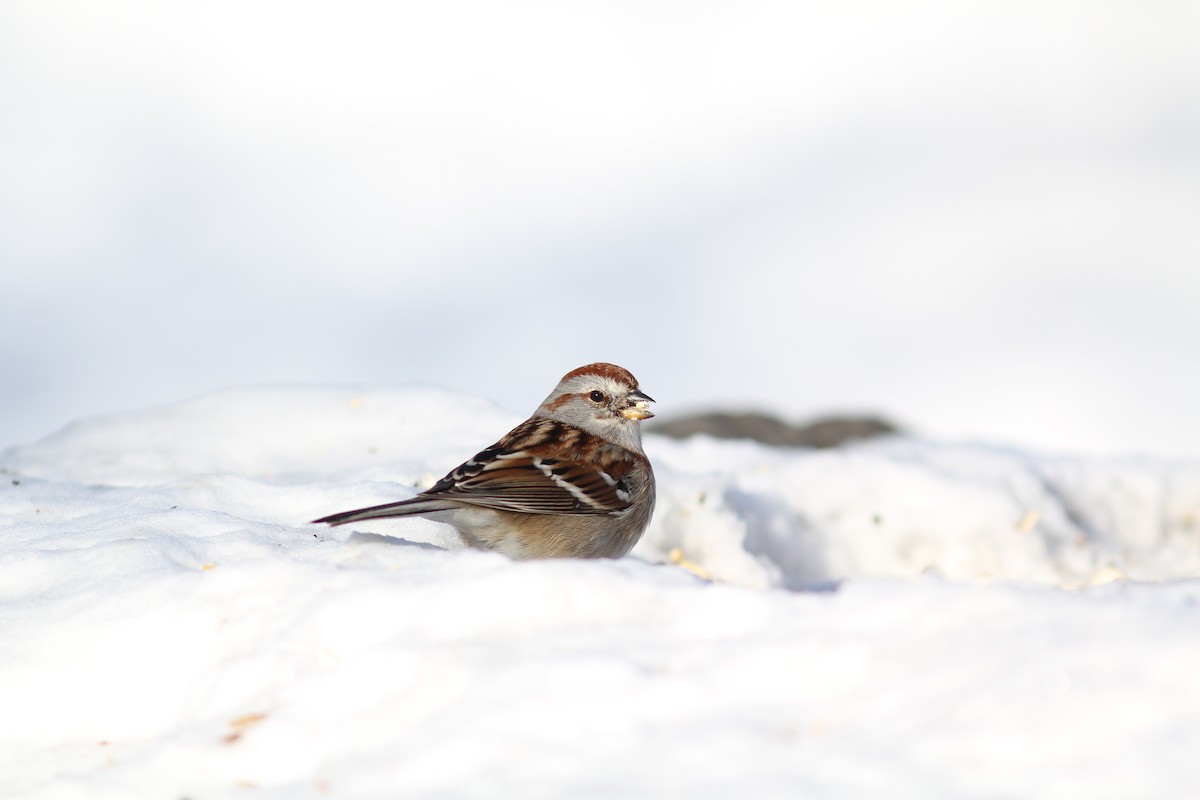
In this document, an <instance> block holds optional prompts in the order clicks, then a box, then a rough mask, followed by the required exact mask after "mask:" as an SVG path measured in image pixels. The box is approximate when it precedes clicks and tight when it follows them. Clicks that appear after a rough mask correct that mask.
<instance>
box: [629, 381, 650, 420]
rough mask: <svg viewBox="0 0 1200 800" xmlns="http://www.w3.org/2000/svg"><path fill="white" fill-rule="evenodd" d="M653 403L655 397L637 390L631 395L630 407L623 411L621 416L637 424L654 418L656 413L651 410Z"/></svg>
mask: <svg viewBox="0 0 1200 800" xmlns="http://www.w3.org/2000/svg"><path fill="white" fill-rule="evenodd" d="M653 402H654V398H653V397H651V396H650V395H648V394H646V393H645V392H639V391H638V390H637V389H634V390H633V391H632V392H630V393H629V405H627V406H626V407H625V408H623V409H621V416H622V417H624V418H625V419H631V420H634V421H635V422H636V421H639V420H643V419H649V418H650V417H653V416H654V412H653V411H651V410H650V404H651V403H653Z"/></svg>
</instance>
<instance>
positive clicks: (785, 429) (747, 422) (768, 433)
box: [646, 411, 899, 447]
mask: <svg viewBox="0 0 1200 800" xmlns="http://www.w3.org/2000/svg"><path fill="white" fill-rule="evenodd" d="M646 432H647V433H657V434H661V435H663V436H670V437H671V438H673V439H686V438H687V437H689V436H695V435H697V434H705V435H707V436H713V437H715V438H717V439H751V440H753V441H756V442H762V443H763V444H770V445H775V446H779V447H837V446H838V445H840V444H842V443H844V442H848V441H853V440H857V439H870V438H871V437H874V436H887V435H889V434H894V433H899V431H898V429H897V428H896V426H895V425H892V424H891V423H890V422H887V421H885V420H882V419H879V418H877V417H849V416H834V417H825V418H822V419H818V420H816V421H815V422H811V423H809V424H808V425H801V426H797V425H792V424H790V423H787V422H784V421H783V420H781V419H778V418H777V417H773V416H771V415H769V414H762V413H758V412H754V411H747V412H741V413H730V412H723V411H712V412H707V413H701V414H692V415H691V416H686V417H676V418H674V419H670V420H664V421H662V422H657V423H655V424H654V425H649V426H647V427H646Z"/></svg>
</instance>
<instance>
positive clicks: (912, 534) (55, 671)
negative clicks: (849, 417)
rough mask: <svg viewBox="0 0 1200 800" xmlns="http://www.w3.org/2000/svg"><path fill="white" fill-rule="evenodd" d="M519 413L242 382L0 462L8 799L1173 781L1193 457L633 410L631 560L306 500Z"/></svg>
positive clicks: (414, 396)
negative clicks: (767, 431)
mask: <svg viewBox="0 0 1200 800" xmlns="http://www.w3.org/2000/svg"><path fill="white" fill-rule="evenodd" d="M517 421H519V418H518V417H514V416H513V415H511V414H507V413H504V412H502V411H500V410H498V409H496V408H494V407H492V406H490V405H487V404H485V403H483V402H480V401H477V400H475V399H472V398H469V397H463V396H458V395H453V394H448V393H444V392H440V391H434V390H429V389H421V388H403V389H390V390H379V389H367V388H360V389H352V388H347V389H315V388H312V389H310V388H296V387H292V388H269V389H247V390H240V391H231V392H224V393H220V394H215V395H209V396H205V397H202V398H199V399H197V400H194V401H191V402H187V403H182V404H178V405H174V406H169V407H165V408H161V409H157V410H149V411H141V412H134V413H129V414H124V415H120V416H112V417H105V418H96V419H90V420H85V421H82V422H77V423H75V424H73V425H71V426H69V427H67V428H66V429H65V430H63V431H61V432H59V433H58V434H55V435H53V436H51V437H49V438H47V439H45V440H43V441H41V442H38V443H36V444H33V445H30V446H25V447H20V448H12V449H10V450H8V451H6V452H5V453H3V454H2V455H0V468H2V469H3V473H2V474H0V477H2V478H3V482H2V485H0V709H2V712H3V713H2V714H0V796H3V797H33V798H43V797H45V798H57V797H89V798H143V797H144V798H163V797H169V798H174V797H189V798H197V799H199V798H210V797H226V796H231V797H233V796H236V797H243V796H254V797H270V798H281V799H282V798H303V797H399V796H421V797H463V796H467V797H471V796H503V797H592V798H609V797H618V796H619V797H639V796H640V797H651V796H654V797H658V796H672V795H674V796H680V797H711V798H721V797H730V796H747V797H749V796H757V797H798V796H803V797H819V798H843V797H847V798H848V797H879V796H888V797H913V798H928V797H1047V798H1049V797H1055V798H1060V797H1068V796H1085V797H1113V798H1116V797H1130V796H1162V797H1166V796H1184V795H1186V794H1187V793H1188V791H1190V789H1191V788H1194V787H1195V786H1196V785H1198V784H1197V782H1198V781H1200V765H1197V762H1196V761H1195V759H1194V757H1193V756H1194V754H1195V752H1196V751H1197V748H1200V722H1198V720H1200V682H1197V681H1196V679H1195V665H1196V664H1198V663H1200V634H1198V633H1197V631H1198V630H1200V606H1198V605H1197V602H1198V600H1200V581H1197V580H1195V578H1194V577H1193V576H1194V575H1196V573H1197V541H1198V531H1197V519H1196V514H1197V509H1200V470H1198V469H1197V467H1196V466H1195V465H1187V464H1173V463H1168V462H1103V461H1095V460H1085V459H1070V458H1055V459H1046V458H1039V457H1037V456H1033V455H1030V454H1027V453H1020V452H1006V451H1000V450H995V449H982V448H977V447H956V446H949V445H938V444H934V443H928V442H917V441H912V440H904V439H900V440H895V441H891V442H884V443H879V444H875V445H870V446H860V447H857V448H853V449H849V450H842V451H834V452H806V451H783V450H770V449H767V448H764V447H760V446H757V445H753V444H748V443H738V442H733V443H729V442H716V441H711V440H693V441H690V442H683V443H678V442H672V441H666V440H659V439H655V438H651V439H650V440H649V442H648V450H649V452H650V454H651V457H652V458H653V460H654V462H655V464H656V467H657V471H658V477H659V485H660V498H661V499H660V503H659V508H658V512H657V514H656V517H655V520H654V523H653V525H652V527H651V529H650V531H649V532H648V534H647V536H646V537H645V539H644V540H643V542H642V543H641V544H640V545H639V546H638V548H637V549H636V550H635V551H634V554H633V555H632V556H630V557H629V558H626V559H623V560H620V561H595V562H589V561H557V562H528V563H517V562H512V561H509V560H507V559H506V558H504V557H502V556H498V555H495V554H491V553H482V552H478V551H472V550H467V549H464V548H463V547H462V546H461V545H460V544H459V543H458V541H457V540H456V537H455V535H454V533H453V531H451V530H450V529H449V528H446V527H444V526H440V525H437V524H435V523H432V522H427V521H424V520H420V519H417V520H398V521H391V522H375V523H373V524H364V525H360V526H348V527H345V528H337V529H328V528H325V527H323V526H311V525H309V524H307V523H306V520H309V519H312V518H314V517H316V516H318V515H321V514H325V513H329V512H332V511H338V510H343V509H346V508H350V507H354V506H356V505H359V504H367V503H374V502H380V501H385V500H389V499H395V498H399V497H404V496H407V495H408V494H410V493H412V492H413V491H415V490H416V488H415V487H417V486H422V485H426V484H428V483H429V482H431V481H432V480H434V479H436V478H437V477H440V476H441V474H442V473H443V472H445V471H447V470H448V469H450V468H451V467H453V466H455V465H456V464H457V463H458V462H459V461H460V460H462V459H463V458H465V457H466V456H468V455H471V454H472V453H474V452H475V451H476V450H477V449H479V448H481V447H482V446H483V445H486V444H489V443H490V442H491V441H493V440H494V439H496V438H497V437H498V436H499V435H500V434H501V433H503V432H504V431H505V430H507V428H508V427H509V426H510V425H511V424H513V423H515V422H517ZM672 551H677V552H676V553H675V554H674V556H673V557H674V559H675V560H676V561H679V560H684V561H686V562H688V565H689V566H690V567H691V571H689V570H688V569H685V568H683V567H681V566H677V565H675V564H673V563H670V561H671V559H672V555H671V554H672ZM695 573H704V574H708V575H710V576H711V577H712V580H711V581H710V580H705V579H703V578H701V577H698V576H697V574H695ZM1122 576H1128V577H1131V578H1136V579H1137V580H1120V579H1119V578H1121V577H1122ZM1114 578H1118V580H1115V581H1114V580H1113V579H1114ZM1089 582H1090V583H1096V584H1102V585H1093V586H1088V585H1087V584H1088V583H1089ZM250 787H253V788H254V791H253V793H252V795H251V794H248V792H250Z"/></svg>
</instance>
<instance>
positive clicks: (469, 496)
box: [314, 364, 654, 558]
mask: <svg viewBox="0 0 1200 800" xmlns="http://www.w3.org/2000/svg"><path fill="white" fill-rule="evenodd" d="M652 402H654V400H653V399H652V398H650V397H649V396H648V395H646V394H644V393H643V392H642V391H641V390H639V389H638V382H637V379H636V378H634V377H633V375H631V374H630V373H629V371H628V370H626V369H623V368H621V367H618V366H616V365H615V364H588V365H587V366H585V367H580V368H579V369H576V370H573V371H571V372H568V373H567V374H566V375H565V376H563V379H562V381H560V382H559V384H558V386H556V387H555V388H554V391H553V392H551V393H550V396H549V397H547V398H546V399H545V400H544V401H543V402H542V404H541V405H540V406H538V408H537V410H536V411H534V412H533V416H531V417H530V418H529V419H527V420H525V421H524V422H522V423H521V424H520V425H518V426H517V427H515V428H513V429H512V430H511V431H509V432H508V433H507V434H505V436H503V437H502V438H501V439H500V441H498V442H496V443H495V444H494V445H492V446H491V447H489V448H487V449H486V450H484V451H482V452H480V453H478V454H477V455H476V456H475V457H474V458H472V459H470V460H469V461H466V462H464V463H463V464H460V465H459V466H458V467H456V468H455V469H454V470H452V471H451V472H450V474H449V475H447V476H446V477H444V478H442V479H441V480H440V481H438V482H437V483H436V484H434V485H433V486H432V487H431V488H429V489H427V490H426V491H424V492H421V493H420V494H418V495H417V496H416V497H413V498H411V499H408V500H401V501H400V502H398V503H387V504H385V505H381V506H372V507H371V508H361V509H358V510H356V511H345V512H342V513H340V514H332V515H330V516H328V517H322V518H321V519H318V520H314V522H327V523H329V524H330V525H344V524H346V523H347V522H358V521H359V520H365V519H377V518H380V517H406V516H414V515H415V516H420V517H427V518H428V519H432V520H435V521H437V522H445V523H448V524H450V525H453V526H454V527H455V528H456V529H457V530H458V532H459V534H460V535H461V536H462V538H463V541H465V542H466V543H467V544H468V545H471V546H472V547H478V548H482V549H485V550H498V551H500V552H501V553H504V554H505V555H507V556H510V557H512V558H556V557H576V558H620V557H621V556H623V555H625V554H626V553H628V552H629V550H630V549H631V548H632V547H633V546H634V545H635V544H637V541H638V539H640V538H641V536H642V532H643V531H645V530H646V526H647V525H648V524H649V523H650V515H651V514H652V513H653V511H654V472H653V471H652V470H651V469H650V461H649V460H648V459H647V458H646V455H645V453H643V452H642V432H641V429H640V428H639V427H638V424H637V423H638V422H640V421H641V420H643V419H647V418H648V417H652V416H654V414H653V413H651V411H650V410H649V408H648V405H649V404H650V403H652Z"/></svg>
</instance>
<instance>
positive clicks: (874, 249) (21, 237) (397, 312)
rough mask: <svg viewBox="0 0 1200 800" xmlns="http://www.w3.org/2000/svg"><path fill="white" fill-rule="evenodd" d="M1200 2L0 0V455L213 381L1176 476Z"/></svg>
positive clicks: (1193, 341) (1189, 306)
mask: <svg viewBox="0 0 1200 800" xmlns="http://www.w3.org/2000/svg"><path fill="white" fill-rule="evenodd" d="M1198 42H1200V5H1197V4H1196V3H1194V2H1189V1H1187V0H1181V1H1176V0H1141V1H1140V2H1104V1H1099V2H1067V1H1066V0H1048V1H1047V2H1036V3H1034V2H1014V1H1013V0H1006V2H995V3H971V4H965V3H956V2H951V1H950V0H946V1H945V2H913V3H903V4H900V3H888V2H804V3H797V2H780V3H766V2H745V1H744V0H739V2H696V1H695V0H693V1H690V2H663V3H646V2H637V3H634V2H608V3H589V4H583V3H562V2H549V1H547V2H509V3H486V2H478V1H476V2H441V3H393V2H382V1H380V2H368V1H365V0H357V1H356V0H350V1H349V2H338V3H333V2H325V3H308V2H282V1H279V2H273V1H271V0H264V1H263V2H249V3H247V2H208V3H188V4H184V3H152V2H105V3H93V2H86V1H85V0H79V1H77V2H67V1H65V0H8V2H5V3H4V4H3V5H2V6H0V387H2V389H0V447H3V446H6V445H10V444H17V443H23V442H29V441H33V440H35V439H37V438H40V437H41V436H44V435H46V434H48V433H50V432H52V431H54V430H55V429H57V428H59V427H61V426H62V425H64V424H66V423H68V422H69V421H71V420H72V419H75V418H78V417H81V416H89V415H94V414H98V413H106V412H110V411H119V410H127V409H133V408H140V407H146V406H153V405H158V404H162V403H167V402H173V401H176V400H180V399H184V398H187V397H191V396H194V395H196V394H200V393H204V392H207V391H211V390H216V389H221V388H225V387H229V386H239V385H248V384H264V383H281V382H285V383H305V384H311V383H320V384H327V383H339V382H355V383H372V384H395V383H405V382H421V383H433V384H439V385H444V386H447V387H450V388H453V389H457V390H462V391H465V392H470V393H472V394H476V395H481V396H485V397H489V398H493V399H495V400H496V401H497V402H498V403H500V404H501V405H503V406H504V407H505V408H508V409H511V410H512V411H514V412H515V413H520V414H524V413H527V412H528V411H530V410H531V409H532V408H533V406H534V405H536V404H537V403H538V402H539V401H540V400H541V399H542V397H543V396H544V395H545V394H546V393H547V392H548V391H549V390H550V389H551V388H552V386H553V385H554V383H555V381H556V380H557V379H558V377H559V376H560V375H561V374H562V373H564V372H566V371H567V370H569V369H572V368H573V367H576V366H578V365H579V364H582V363H586V362H589V361H594V360H607V361H615V362H617V363H620V364H622V365H624V366H626V367H628V368H630V369H631V370H632V371H633V372H634V373H635V374H637V375H638V376H639V377H640V378H641V381H642V384H643V387H644V388H645V389H646V390H647V391H648V392H649V393H650V394H652V395H653V396H654V397H655V398H657V399H658V401H659V409H658V410H659V412H660V413H661V414H662V415H663V416H664V417H666V416H669V415H670V414H671V413H672V412H674V413H684V412H688V411H694V410H700V409H706V408H732V409H750V408H752V409H763V410H769V411H774V412H777V413H779V414H781V415H783V416H785V417H787V418H789V419H793V420H803V419H804V418H806V417H809V416H811V415H815V414H823V413H828V412H874V413H879V414H882V415H884V416H885V417H887V418H890V419H892V420H894V421H896V422H898V423H899V424H901V425H903V426H905V427H907V428H909V429H910V430H913V431H915V432H918V433H921V434H925V435H928V436H932V437H938V438H945V439H955V440H959V439H973V440H984V441H991V442H998V443H1001V444H1010V445H1016V446H1021V447H1031V448H1036V449H1039V450H1042V451H1048V450H1051V451H1067V452H1077V453H1083V454H1121V453H1148V454H1159V455H1167V456H1180V457H1200V424H1197V422H1196V413H1195V409H1196V407H1197V405H1198V399H1200V397H1198V395H1200V392H1198V390H1200V371H1198V368H1197V355H1198V353H1197V351H1198V349H1200V45H1198V44H1197V43H1198Z"/></svg>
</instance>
